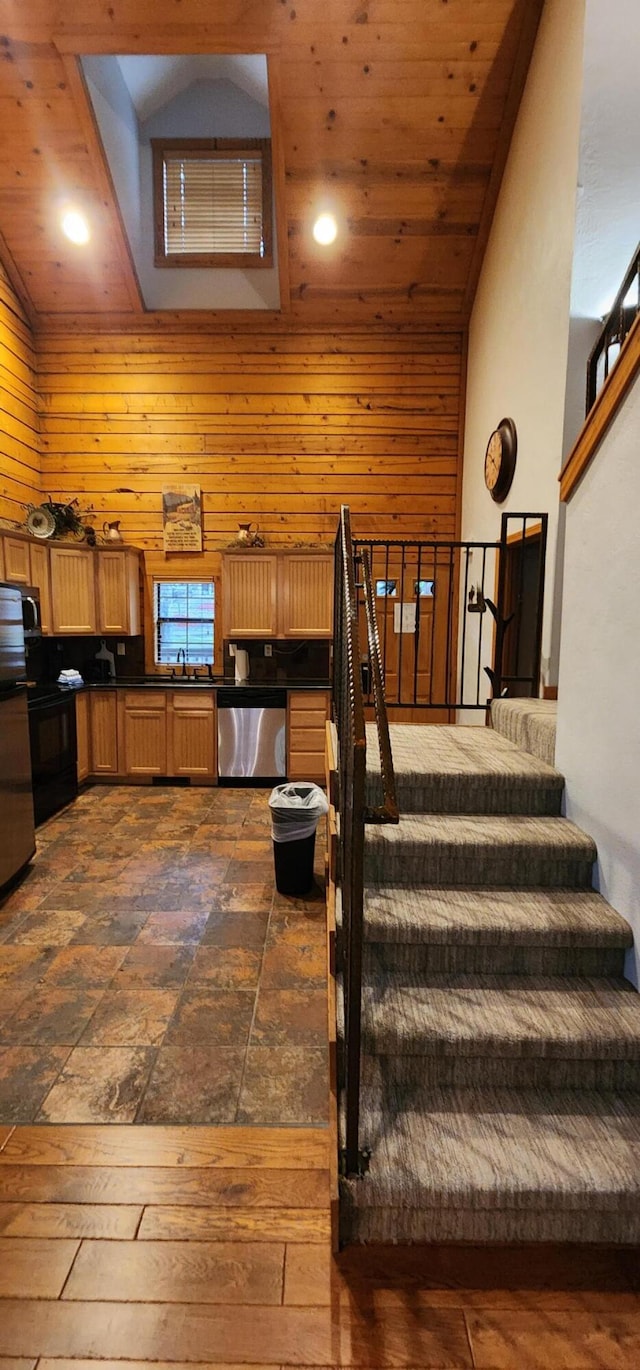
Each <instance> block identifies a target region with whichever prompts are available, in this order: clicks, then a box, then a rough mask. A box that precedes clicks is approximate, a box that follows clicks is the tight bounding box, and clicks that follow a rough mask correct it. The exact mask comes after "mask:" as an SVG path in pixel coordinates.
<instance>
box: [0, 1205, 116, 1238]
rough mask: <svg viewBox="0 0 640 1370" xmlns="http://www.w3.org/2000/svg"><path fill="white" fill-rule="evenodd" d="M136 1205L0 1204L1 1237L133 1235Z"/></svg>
mask: <svg viewBox="0 0 640 1370" xmlns="http://www.w3.org/2000/svg"><path fill="white" fill-rule="evenodd" d="M141 1214H142V1207H141V1206H140V1205H139V1204H137V1205H136V1204H65V1203H62V1204H60V1203H0V1233H1V1234H2V1236H4V1237H78V1238H80V1237H110V1238H118V1237H119V1238H120V1239H121V1240H123V1241H125V1240H127V1238H128V1239H129V1240H131V1239H132V1238H133V1237H135V1235H136V1231H137V1228H138V1223H139V1221H140V1216H141Z"/></svg>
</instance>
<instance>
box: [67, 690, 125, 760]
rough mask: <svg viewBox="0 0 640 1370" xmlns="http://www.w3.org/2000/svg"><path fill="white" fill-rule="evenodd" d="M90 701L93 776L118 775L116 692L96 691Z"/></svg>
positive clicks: (91, 695) (90, 696)
mask: <svg viewBox="0 0 640 1370" xmlns="http://www.w3.org/2000/svg"><path fill="white" fill-rule="evenodd" d="M88 700H89V739H90V741H89V750H90V756H91V774H92V775H117V774H118V725H117V713H116V692H115V690H96V691H95V693H92V694H90V695H89V696H88ZM76 703H77V701H76Z"/></svg>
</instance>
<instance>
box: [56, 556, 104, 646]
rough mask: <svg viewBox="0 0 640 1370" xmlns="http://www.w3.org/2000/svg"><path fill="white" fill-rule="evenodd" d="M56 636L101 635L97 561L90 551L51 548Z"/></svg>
mask: <svg viewBox="0 0 640 1370" xmlns="http://www.w3.org/2000/svg"><path fill="white" fill-rule="evenodd" d="M49 556H50V559H51V601H52V618H53V631H54V633H61V634H68V635H71V634H78V633H91V634H95V633H97V631H98V615H97V605H96V584H95V558H94V554H93V552H92V551H91V549H90V548H88V547H73V546H64V545H63V544H57V545H56V546H51V547H50V548H49Z"/></svg>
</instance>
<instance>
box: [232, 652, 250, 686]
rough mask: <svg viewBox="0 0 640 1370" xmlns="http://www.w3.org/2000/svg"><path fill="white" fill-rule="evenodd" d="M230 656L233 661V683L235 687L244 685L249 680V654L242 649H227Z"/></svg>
mask: <svg viewBox="0 0 640 1370" xmlns="http://www.w3.org/2000/svg"><path fill="white" fill-rule="evenodd" d="M229 652H230V655H231V656H232V657H234V659H235V682H236V685H246V683H247V681H248V679H249V653H248V652H247V651H246V650H245V648H244V647H234V646H231V647H230V648H229Z"/></svg>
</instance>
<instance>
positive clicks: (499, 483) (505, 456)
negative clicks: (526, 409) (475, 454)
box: [484, 419, 518, 504]
mask: <svg viewBox="0 0 640 1370" xmlns="http://www.w3.org/2000/svg"><path fill="white" fill-rule="evenodd" d="M517 451H518V435H517V432H516V426H515V423H514V422H513V419H501V420H500V422H499V424H498V427H497V428H496V429H495V430H494V432H493V433H492V434H491V437H490V438H489V441H488V443H487V450H486V452H485V457H484V483H485V485H486V487H487V490H488V491H489V494H490V495H491V498H492V499H494V500H495V501H496V504H501V503H502V501H503V499H506V497H507V495H508V493H509V490H510V489H511V482H512V480H513V477H514V473H515V469H516V454H517Z"/></svg>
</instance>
